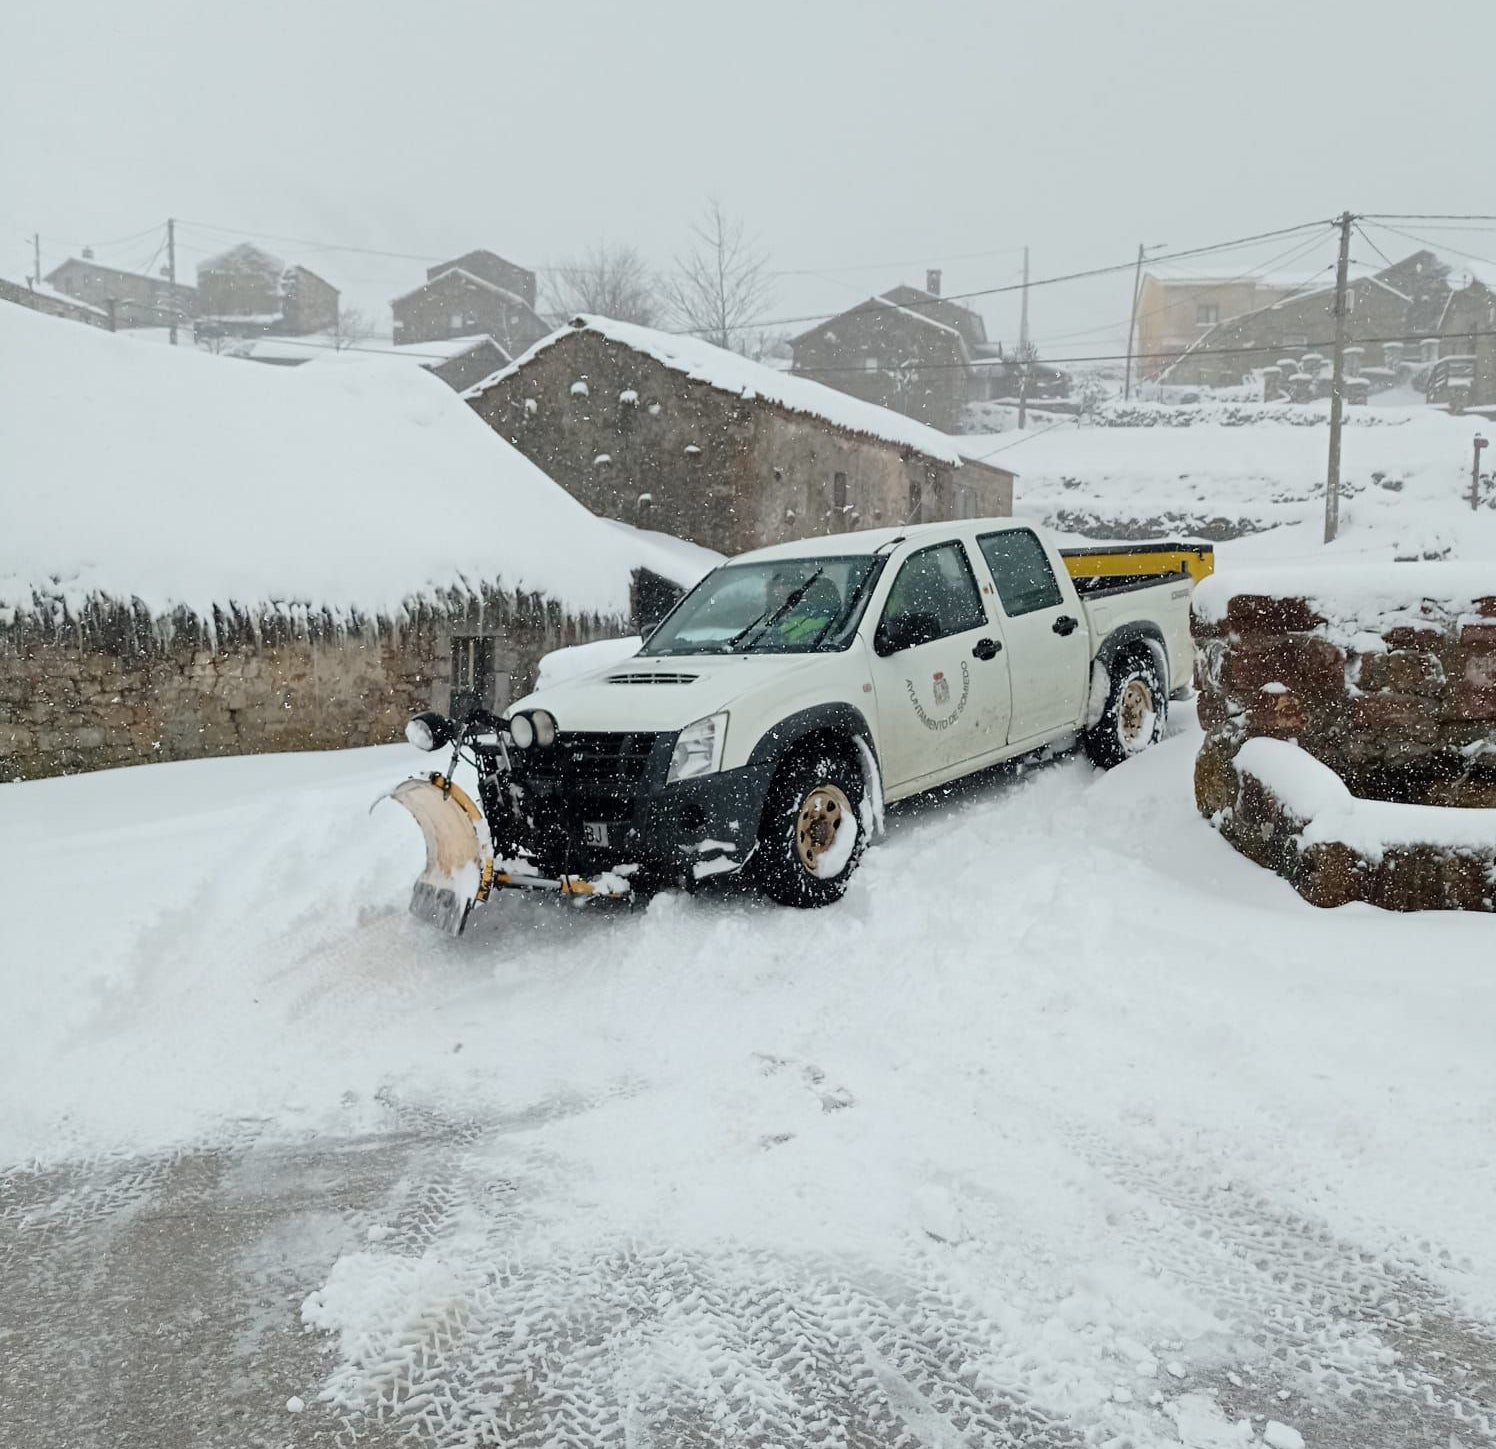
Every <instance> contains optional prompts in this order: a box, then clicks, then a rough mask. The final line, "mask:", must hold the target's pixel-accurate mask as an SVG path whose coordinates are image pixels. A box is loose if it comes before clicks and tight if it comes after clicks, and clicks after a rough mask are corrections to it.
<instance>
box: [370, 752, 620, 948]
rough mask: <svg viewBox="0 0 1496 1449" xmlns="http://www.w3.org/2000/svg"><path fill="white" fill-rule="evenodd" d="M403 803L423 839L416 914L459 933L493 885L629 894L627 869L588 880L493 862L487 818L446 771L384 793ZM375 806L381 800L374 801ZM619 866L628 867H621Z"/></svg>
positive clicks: (616, 896)
mask: <svg viewBox="0 0 1496 1449" xmlns="http://www.w3.org/2000/svg"><path fill="white" fill-rule="evenodd" d="M385 798H389V799H391V800H395V801H397V802H398V803H399V804H401V805H403V806H404V807H405V808H406V809H407V810H408V811H409V812H410V813H411V815H412V816H413V817H414V818H415V822H416V824H417V825H419V826H420V827H421V834H422V836H423V837H424V838H425V841H426V868H425V870H423V871H422V872H421V874H420V875H419V876H418V877H417V878H416V883H415V887H414V888H413V889H412V891H411V893H410V910H411V914H412V915H414V916H419V917H420V918H421V919H422V920H424V921H430V922H431V924H432V925H434V926H437V927H439V928H440V929H441V930H443V931H445V932H447V934H448V935H451V936H460V935H461V934H462V930H463V927H464V926H466V925H467V920H468V917H469V916H470V915H471V914H472V910H473V907H474V906H477V905H482V903H483V902H484V901H486V900H487V899H488V898H489V896H490V895H491V894H492V893H493V892H494V891H495V890H538V891H555V892H557V893H558V894H560V895H563V896H598V897H611V898H613V899H621V898H623V897H625V896H629V895H631V894H632V893H633V889H632V887H631V886H630V884H629V882H628V880H627V877H626V874H623V873H616V872H609V873H607V874H604V875H601V876H598V877H596V878H595V879H593V880H588V879H586V878H584V877H583V876H579V875H563V876H559V877H557V878H556V879H554V880H552V879H548V878H547V877H545V876H541V875H532V874H529V873H527V872H526V871H525V869H524V863H523V862H519V861H504V862H503V865H504V867H505V869H503V870H498V869H496V868H495V865H494V856H493V842H492V840H491V839H490V837H489V834H488V822H487V821H486V820H485V819H484V818H483V812H482V811H481V810H480V809H479V808H478V807H477V806H476V805H475V804H474V803H473V801H472V798H471V796H469V795H468V794H467V792H466V791H465V790H462V789H459V788H458V786H456V785H454V784H453V783H452V782H451V781H450V780H448V779H447V777H446V776H445V775H440V774H435V775H415V776H413V777H412V778H411V779H409V780H402V781H401V782H400V783H399V784H398V785H396V786H395V788H394V789H393V790H391V791H390V792H389V795H388V797H386V796H384V795H381V796H380V797H379V799H380V800H383V799H385ZM374 803H375V804H376V805H377V804H378V803H379V800H376V801H375V802H374ZM620 870H621V871H625V872H626V870H627V868H626V867H621V868H620Z"/></svg>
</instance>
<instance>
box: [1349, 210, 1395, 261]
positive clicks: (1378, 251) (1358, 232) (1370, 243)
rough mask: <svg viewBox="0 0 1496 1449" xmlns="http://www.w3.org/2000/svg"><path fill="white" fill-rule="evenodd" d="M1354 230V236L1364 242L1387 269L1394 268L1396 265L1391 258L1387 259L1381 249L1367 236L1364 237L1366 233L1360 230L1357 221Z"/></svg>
mask: <svg viewBox="0 0 1496 1449" xmlns="http://www.w3.org/2000/svg"><path fill="white" fill-rule="evenodd" d="M1355 228H1356V235H1357V236H1358V237H1360V238H1361V240H1362V241H1364V242H1365V243H1366V245H1367V246H1369V247H1370V248H1371V249H1372V251H1374V252H1375V253H1376V254H1377V255H1378V256H1379V257H1381V259H1382V260H1383V261H1384V262H1386V263H1387V265H1388V266H1389V267H1395V266H1396V265H1397V263H1396V262H1394V261H1393V260H1392V258H1391V257H1389V256H1388V255H1387V253H1386V252H1384V251H1383V250H1382V249H1381V247H1379V246H1378V245H1377V244H1376V243H1375V242H1374V241H1372V239H1371V238H1370V237H1369V236H1367V235H1366V233H1365V232H1364V231H1363V230H1362V229H1361V223H1360V222H1359V221H1358V222H1356V223H1355Z"/></svg>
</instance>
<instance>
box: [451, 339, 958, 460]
mask: <svg viewBox="0 0 1496 1449" xmlns="http://www.w3.org/2000/svg"><path fill="white" fill-rule="evenodd" d="M576 332H593V333H596V334H597V335H598V336H600V337H605V338H607V339H608V340H609V341H610V342H616V343H617V344H618V345H619V346H621V347H628V348H632V349H633V350H634V351H635V352H641V353H643V354H645V355H646V356H647V357H650V358H653V359H654V360H655V361H656V362H659V363H661V364H663V365H664V366H665V367H668V368H670V369H671V370H672V371H675V372H680V373H684V374H685V375H686V376H687V377H689V378H690V379H691V380H692V381H693V382H700V383H705V384H706V385H707V386H708V387H712V388H716V389H718V390H719V391H721V392H725V393H729V394H731V395H732V396H733V397H740V398H745V399H752V398H762V399H764V401H766V402H770V403H774V404H776V405H777V406H779V407H782V408H785V409H787V410H788V411H789V412H793V413H803V414H805V415H806V416H807V417H814V418H819V419H821V420H822V421H823V422H827V423H830V424H832V426H834V427H838V428H842V429H845V430H846V431H847V432H849V433H861V434H863V435H865V436H867V437H873V438H879V439H881V440H882V441H884V442H887V443H893V444H896V445H897V446H898V447H901V448H910V449H912V450H913V451H915V452H917V453H923V454H924V455H925V456H926V457H929V458H937V459H939V460H940V461H941V462H944V463H950V464H951V465H952V466H955V467H959V466H960V464H961V454H960V453H959V452H958V451H957V444H956V440H955V439H954V438H951V437H949V436H948V435H947V434H945V433H942V432H939V431H937V430H936V429H935V428H932V427H929V426H927V425H926V424H924V423H921V422H916V421H915V420H914V419H913V418H908V417H905V416H904V415H903V414H902V413H895V412H890V411H889V410H888V409H887V408H880V407H879V406H878V405H877V404H876V403H870V402H864V401H863V400H862V399H861V398H855V397H852V396H850V395H849V394H847V393H844V392H838V391H836V389H835V388H830V387H826V386H825V385H824V384H822V383H819V382H812V381H811V380H810V379H809V378H808V377H801V376H800V375H799V374H797V373H790V372H780V371H777V370H776V369H774V368H772V367H765V366H764V365H763V364H762V363H761V362H752V361H750V360H749V359H748V358H746V357H741V356H739V355H738V354H737V353H736V352H728V351H727V350H726V349H725V348H722V347H716V346H713V344H712V343H710V342H706V341H703V340H702V339H701V338H700V337H681V336H678V335H676V334H675V333H673V332H659V331H656V330H655V329H654V328H652V327H640V326H637V325H636V324H634V323H632V322H616V321H614V320H613V319H612V318H611V317H591V316H582V317H576V318H573V319H572V321H571V324H570V325H569V326H566V327H560V328H557V330H556V331H554V332H552V333H550V334H549V335H548V336H546V337H542V338H541V339H540V341H539V342H537V343H536V344H535V345H534V346H533V347H531V348H530V350H529V351H528V352H525V353H523V354H521V355H520V356H519V357H517V358H515V360H514V361H513V362H512V363H510V364H509V366H508V367H506V368H502V369H501V370H500V371H498V372H496V373H494V375H493V376H492V377H488V378H485V379H484V380H483V381H482V382H480V383H477V384H475V385H474V386H473V387H471V388H469V389H468V390H467V392H465V393H464V394H463V396H464V397H466V398H469V399H473V398H477V397H481V396H482V394H483V393H484V392H485V391H486V390H487V389H488V388H491V387H494V386H495V385H496V384H498V383H500V382H502V381H504V379H506V378H508V377H511V376H513V374H514V373H516V372H517V371H519V369H520V368H522V367H524V366H526V364H528V363H529V362H530V361H531V359H532V358H535V357H538V356H539V355H540V354H541V353H542V352H545V351H546V350H547V349H549V348H552V347H554V346H555V345H556V344H557V343H558V342H562V341H564V340H565V339H566V338H567V337H570V336H572V335H573V334H574V333H576Z"/></svg>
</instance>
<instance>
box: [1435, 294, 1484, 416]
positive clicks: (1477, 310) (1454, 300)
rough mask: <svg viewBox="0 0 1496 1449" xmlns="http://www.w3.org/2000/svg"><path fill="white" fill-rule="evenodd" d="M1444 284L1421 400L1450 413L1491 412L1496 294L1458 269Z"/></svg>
mask: <svg viewBox="0 0 1496 1449" xmlns="http://www.w3.org/2000/svg"><path fill="white" fill-rule="evenodd" d="M1449 282H1450V292H1449V296H1448V298H1447V300H1446V301H1445V304H1444V310H1443V311H1442V312H1441V313H1440V315H1439V339H1438V358H1437V360H1436V361H1435V362H1434V364H1433V366H1432V367H1430V368H1429V373H1428V378H1427V381H1426V383H1425V394H1426V396H1427V398H1428V400H1429V401H1430V402H1431V403H1438V404H1441V405H1443V406H1445V407H1448V408H1449V409H1450V410H1451V411H1452V412H1464V411H1466V410H1468V409H1471V408H1483V409H1490V408H1492V407H1496V292H1493V291H1492V289H1491V287H1490V286H1489V285H1488V284H1487V283H1486V282H1485V281H1483V280H1482V279H1481V278H1480V277H1477V276H1476V275H1475V274H1474V273H1473V272H1471V271H1470V270H1469V269H1468V268H1464V267H1460V268H1455V269H1453V270H1452V271H1451V273H1450V277H1449Z"/></svg>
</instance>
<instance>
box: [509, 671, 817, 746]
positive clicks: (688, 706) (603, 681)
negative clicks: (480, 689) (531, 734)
mask: <svg viewBox="0 0 1496 1449" xmlns="http://www.w3.org/2000/svg"><path fill="white" fill-rule="evenodd" d="M824 660H825V656H824V655H817V654H684V655H679V654H678V655H662V656H659V657H650V656H648V655H636V656H635V657H634V658H632V659H625V660H623V661H622V662H621V663H618V664H613V665H609V666H608V667H607V668H606V669H599V670H597V671H595V672H593V673H591V674H585V675H582V676H580V677H579V678H576V679H569V680H567V681H566V682H565V683H564V684H558V685H555V686H554V687H553V688H551V689H541V690H536V691H535V693H534V694H529V695H526V696H525V698H523V699H521V700H516V701H515V703H514V704H513V705H511V706H510V708H509V710H508V711H507V712H508V713H510V714H513V713H514V712H515V711H516V710H525V709H544V710H549V711H550V713H551V714H553V715H554V716H555V718H556V727H557V728H558V729H559V730H561V731H563V732H565V731H568V730H588V731H592V730H604V731H618V732H622V733H632V732H634V731H645V730H647V731H650V732H653V733H656V734H660V733H664V732H665V731H667V730H679V729H684V728H685V727H686V726H687V725H688V724H693V723H695V721H697V720H699V719H703V718H705V717H706V716H707V715H710V714H717V713H719V712H720V711H722V710H724V709H730V708H731V707H732V704H733V701H734V700H737V699H741V698H742V697H743V696H744V695H745V694H748V693H749V692H751V691H752V690H754V689H756V688H758V687H760V685H762V684H766V683H768V682H770V681H772V682H773V686H774V688H775V689H776V690H779V689H782V688H783V687H784V685H785V683H786V682H787V681H789V680H792V679H796V678H798V677H799V676H801V675H804V674H808V673H810V672H811V671H812V670H814V669H815V668H816V666H817V664H818V663H823V662H824Z"/></svg>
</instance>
